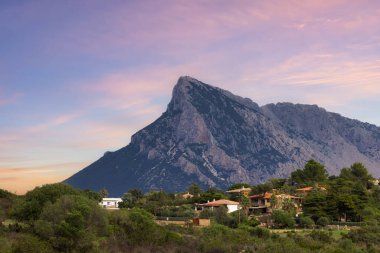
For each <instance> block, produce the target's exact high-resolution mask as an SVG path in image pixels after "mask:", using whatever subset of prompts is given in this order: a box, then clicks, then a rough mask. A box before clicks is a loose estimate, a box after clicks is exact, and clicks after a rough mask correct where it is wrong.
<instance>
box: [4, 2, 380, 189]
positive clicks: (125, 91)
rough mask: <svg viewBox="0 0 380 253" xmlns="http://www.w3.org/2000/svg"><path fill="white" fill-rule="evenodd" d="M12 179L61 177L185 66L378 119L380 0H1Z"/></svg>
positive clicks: (219, 79)
mask: <svg viewBox="0 0 380 253" xmlns="http://www.w3.org/2000/svg"><path fill="white" fill-rule="evenodd" d="M0 31H1V32H0V45H1V46H0V56H1V57H0V115H1V121H0V143H1V146H0V188H6V189H8V190H11V191H16V192H18V193H23V192H24V191H25V190H28V189H31V188H33V187H34V186H36V185H40V184H43V183H52V182H57V181H60V180H63V179H65V178H67V177H68V176H70V175H72V174H73V173H75V172H77V171H78V170H80V169H82V168H83V167H85V166H86V165H88V164H90V163H91V162H93V161H95V160H96V159H98V158H99V157H100V156H102V155H103V153H104V152H105V151H107V150H116V149H118V148H121V147H123V146H125V145H127V144H128V143H129V141H130V137H131V135H132V134H133V133H134V132H136V131H137V130H139V129H141V128H142V127H144V126H146V125H147V124H148V123H150V122H152V121H153V120H154V119H156V118H157V117H159V116H160V115H161V113H162V112H163V111H164V110H165V109H166V105H167V103H168V102H169V100H170V96H171V90H172V88H173V86H174V84H175V82H176V80H177V79H178V77H179V76H181V75H190V76H193V77H195V78H197V79H199V80H201V81H203V82H206V83H210V84H212V85H215V86H219V87H221V88H224V89H228V90H230V91H232V92H233V93H236V94H238V95H241V96H244V97H249V98H251V99H252V100H254V101H255V102H257V103H259V104H260V105H263V104H266V103H273V102H284V101H288V102H293V103H304V104H318V105H319V106H321V107H324V108H326V109H327V110H329V111H334V112H338V113H340V114H342V115H344V116H347V117H350V118H355V119H359V120H361V121H365V122H369V123H372V124H376V125H378V126H379V125H380V114H379V108H380V1H378V0H373V1H365V0H362V1H356V0H352V1H339V0H329V1H321V0H319V1H307V0H306V1H298V0H294V1H285V0H279V1H269V0H268V1H262V0H260V1H252V0H249V1H229V0H228V1H227V0H226V1H221V0H218V1H160V0H155V1H112V0H111V1H96V0H88V1H50V0H46V1H43V0H41V1H12V0H3V1H0Z"/></svg>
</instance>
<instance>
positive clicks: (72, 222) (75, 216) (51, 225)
mask: <svg viewBox="0 0 380 253" xmlns="http://www.w3.org/2000/svg"><path fill="white" fill-rule="evenodd" d="M107 226H108V224H107V216H106V211H105V210H103V209H102V208H101V207H100V206H99V205H98V203H97V202H95V201H92V200H90V199H88V198H86V197H84V196H80V195H79V196H77V195H72V196H63V197H61V198H59V199H58V200H57V201H56V202H55V203H54V204H48V205H46V206H45V208H44V209H43V212H42V213H41V219H39V220H37V221H36V222H35V223H34V231H35V233H36V234H37V235H39V236H40V237H41V238H43V239H45V240H47V241H49V242H50V243H51V245H52V246H53V248H55V249H56V250H58V251H68V252H71V251H89V250H91V249H93V246H94V245H93V242H95V241H96V236H105V235H106V233H107Z"/></svg>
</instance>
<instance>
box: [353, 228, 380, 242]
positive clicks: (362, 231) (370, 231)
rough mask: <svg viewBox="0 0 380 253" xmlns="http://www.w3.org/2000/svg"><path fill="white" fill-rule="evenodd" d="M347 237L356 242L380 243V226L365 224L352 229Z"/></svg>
mask: <svg viewBox="0 0 380 253" xmlns="http://www.w3.org/2000/svg"><path fill="white" fill-rule="evenodd" d="M347 238H349V239H351V240H352V241H353V242H356V243H364V244H374V245H380V227H379V226H364V227H361V228H359V229H353V230H351V231H350V232H349V233H348V235H347Z"/></svg>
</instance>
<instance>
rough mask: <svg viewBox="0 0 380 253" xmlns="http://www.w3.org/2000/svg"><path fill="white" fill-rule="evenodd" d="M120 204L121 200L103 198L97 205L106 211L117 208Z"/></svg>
mask: <svg viewBox="0 0 380 253" xmlns="http://www.w3.org/2000/svg"><path fill="white" fill-rule="evenodd" d="M120 202H123V200H122V199H121V198H103V199H102V201H101V202H100V203H99V205H101V206H102V207H104V208H107V209H113V208H119V203H120Z"/></svg>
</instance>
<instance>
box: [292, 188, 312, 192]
mask: <svg viewBox="0 0 380 253" xmlns="http://www.w3.org/2000/svg"><path fill="white" fill-rule="evenodd" d="M311 190H313V187H305V188H300V189H296V191H304V192H308V191H311Z"/></svg>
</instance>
